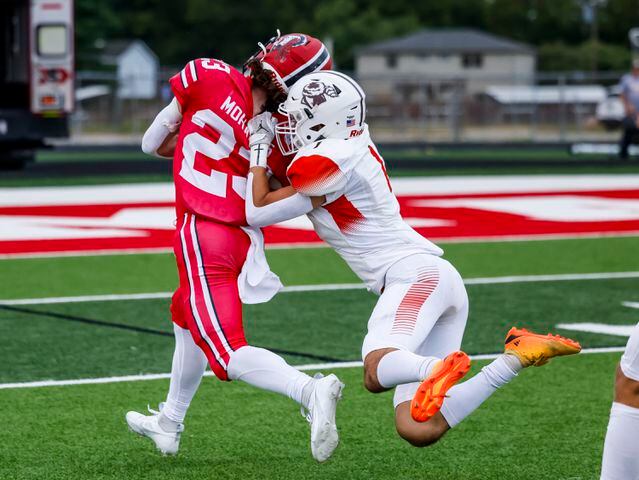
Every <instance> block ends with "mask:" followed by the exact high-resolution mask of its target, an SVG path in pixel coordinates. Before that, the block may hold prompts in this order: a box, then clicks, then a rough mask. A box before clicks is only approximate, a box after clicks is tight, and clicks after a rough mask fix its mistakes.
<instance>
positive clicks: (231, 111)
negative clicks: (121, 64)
mask: <svg viewBox="0 0 639 480" xmlns="http://www.w3.org/2000/svg"><path fill="white" fill-rule="evenodd" d="M169 82H170V85H171V89H172V90H173V94H174V95H175V97H176V98H177V100H178V102H179V103H180V106H181V109H182V124H181V125H180V131H179V136H178V141H177V145H176V148H175V154H174V158H173V178H174V181H175V191H176V208H177V216H178V218H181V217H182V216H183V215H184V213H194V214H196V215H198V216H200V217H205V218H207V219H209V220H213V221H216V222H220V223H225V224H229V225H246V217H245V214H244V196H245V190H246V176H247V174H248V169H249V151H248V137H247V133H248V132H247V128H246V123H247V121H248V120H249V119H250V117H251V115H252V114H253V98H252V95H251V83H250V79H248V78H246V77H244V75H242V74H241V73H240V72H239V71H238V70H236V69H235V68H233V67H231V66H229V65H227V64H226V63H224V62H222V61H221V60H214V59H209V58H200V59H197V60H191V61H190V62H189V63H187V65H186V66H185V67H184V68H183V69H182V70H181V71H180V72H179V73H177V74H176V75H174V76H173V77H172V78H171V79H170V80H169Z"/></svg>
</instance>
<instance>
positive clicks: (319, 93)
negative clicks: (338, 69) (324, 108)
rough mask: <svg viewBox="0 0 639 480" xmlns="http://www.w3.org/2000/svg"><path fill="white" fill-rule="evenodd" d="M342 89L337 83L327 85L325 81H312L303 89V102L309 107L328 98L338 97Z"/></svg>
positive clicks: (319, 103)
mask: <svg viewBox="0 0 639 480" xmlns="http://www.w3.org/2000/svg"><path fill="white" fill-rule="evenodd" d="M340 93H342V91H341V90H340V89H339V88H338V87H337V85H326V84H325V83H324V82H318V81H312V82H310V83H307V84H306V85H305V86H304V89H303V90H302V96H303V98H302V103H303V104H304V105H306V106H307V107H309V108H313V107H316V106H317V105H321V104H322V103H324V102H326V100H328V98H329V97H330V98H337V97H339V94H340Z"/></svg>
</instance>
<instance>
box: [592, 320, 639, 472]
mask: <svg viewBox="0 0 639 480" xmlns="http://www.w3.org/2000/svg"><path fill="white" fill-rule="evenodd" d="M631 478H632V479H639V324H638V325H637V326H636V327H635V329H634V330H633V332H632V335H630V339H629V340H628V345H626V350H625V351H624V353H623V356H622V357H621V362H619V366H618V367H617V376H616V379H615V398H614V402H613V403H612V409H611V410H610V421H609V422H608V431H607V433H606V442H605V444H604V453H603V463H602V467H601V479H602V480H625V479H631Z"/></svg>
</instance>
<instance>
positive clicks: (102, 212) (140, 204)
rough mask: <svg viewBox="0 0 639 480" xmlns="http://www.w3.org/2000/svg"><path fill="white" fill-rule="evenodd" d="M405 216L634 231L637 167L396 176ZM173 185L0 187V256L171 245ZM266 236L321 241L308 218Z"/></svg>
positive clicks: (477, 232) (456, 226)
mask: <svg viewBox="0 0 639 480" xmlns="http://www.w3.org/2000/svg"><path fill="white" fill-rule="evenodd" d="M393 188H394V191H395V193H396V195H397V197H398V199H399V202H400V205H401V211H402V215H403V216H404V217H405V218H406V220H407V221H408V223H410V224H411V225H412V226H413V227H414V228H415V229H416V230H417V231H418V232H419V233H421V234H422V235H424V236H426V237H428V238H430V239H432V240H435V241H436V240H446V241H452V240H466V241H472V240H478V241H479V240H503V239H529V238H546V237H579V236H596V235H615V234H620V235H631V234H637V235H639V175H596V176H595V175H557V176H495V177H440V178H432V177H431V178H399V179H395V180H393ZM174 222H175V214H174V211H173V190H172V186H171V185H170V184H128V185H103V186H92V187H84V186H82V187H59V188H58V187H54V188H52V187H47V188H4V189H0V255H3V256H13V255H17V256H21V255H31V254H33V255H37V254H57V253H59V254H68V253H71V252H86V253H90V252H104V251H107V252H109V251H113V252H118V251H127V252H135V251H149V250H169V249H170V248H171V245H172V236H173V228H174ZM265 238H266V241H267V244H269V245H271V246H274V245H287V246H294V245H296V244H297V245H308V244H309V243H310V244H314V243H317V244H320V243H321V241H320V240H319V238H318V237H317V236H316V235H315V233H314V232H313V230H312V225H311V224H310V222H309V221H308V219H306V218H305V217H304V218H297V219H294V220H290V221H288V222H284V223H282V224H278V225H277V226H273V227H269V228H267V229H265Z"/></svg>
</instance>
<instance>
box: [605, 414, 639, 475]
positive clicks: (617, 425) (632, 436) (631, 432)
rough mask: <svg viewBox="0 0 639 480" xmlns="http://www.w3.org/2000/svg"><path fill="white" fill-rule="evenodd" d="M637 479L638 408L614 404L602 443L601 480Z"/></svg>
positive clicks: (638, 457)
mask: <svg viewBox="0 0 639 480" xmlns="http://www.w3.org/2000/svg"><path fill="white" fill-rule="evenodd" d="M631 478H633V479H636V478H639V408H634V407H630V406H628V405H624V404H623V403H617V402H614V403H613V404H612V409H611V410H610V421H609V422H608V431H607V433H606V442H605V443H604V452H603V463H602V466H601V480H625V479H631Z"/></svg>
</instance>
